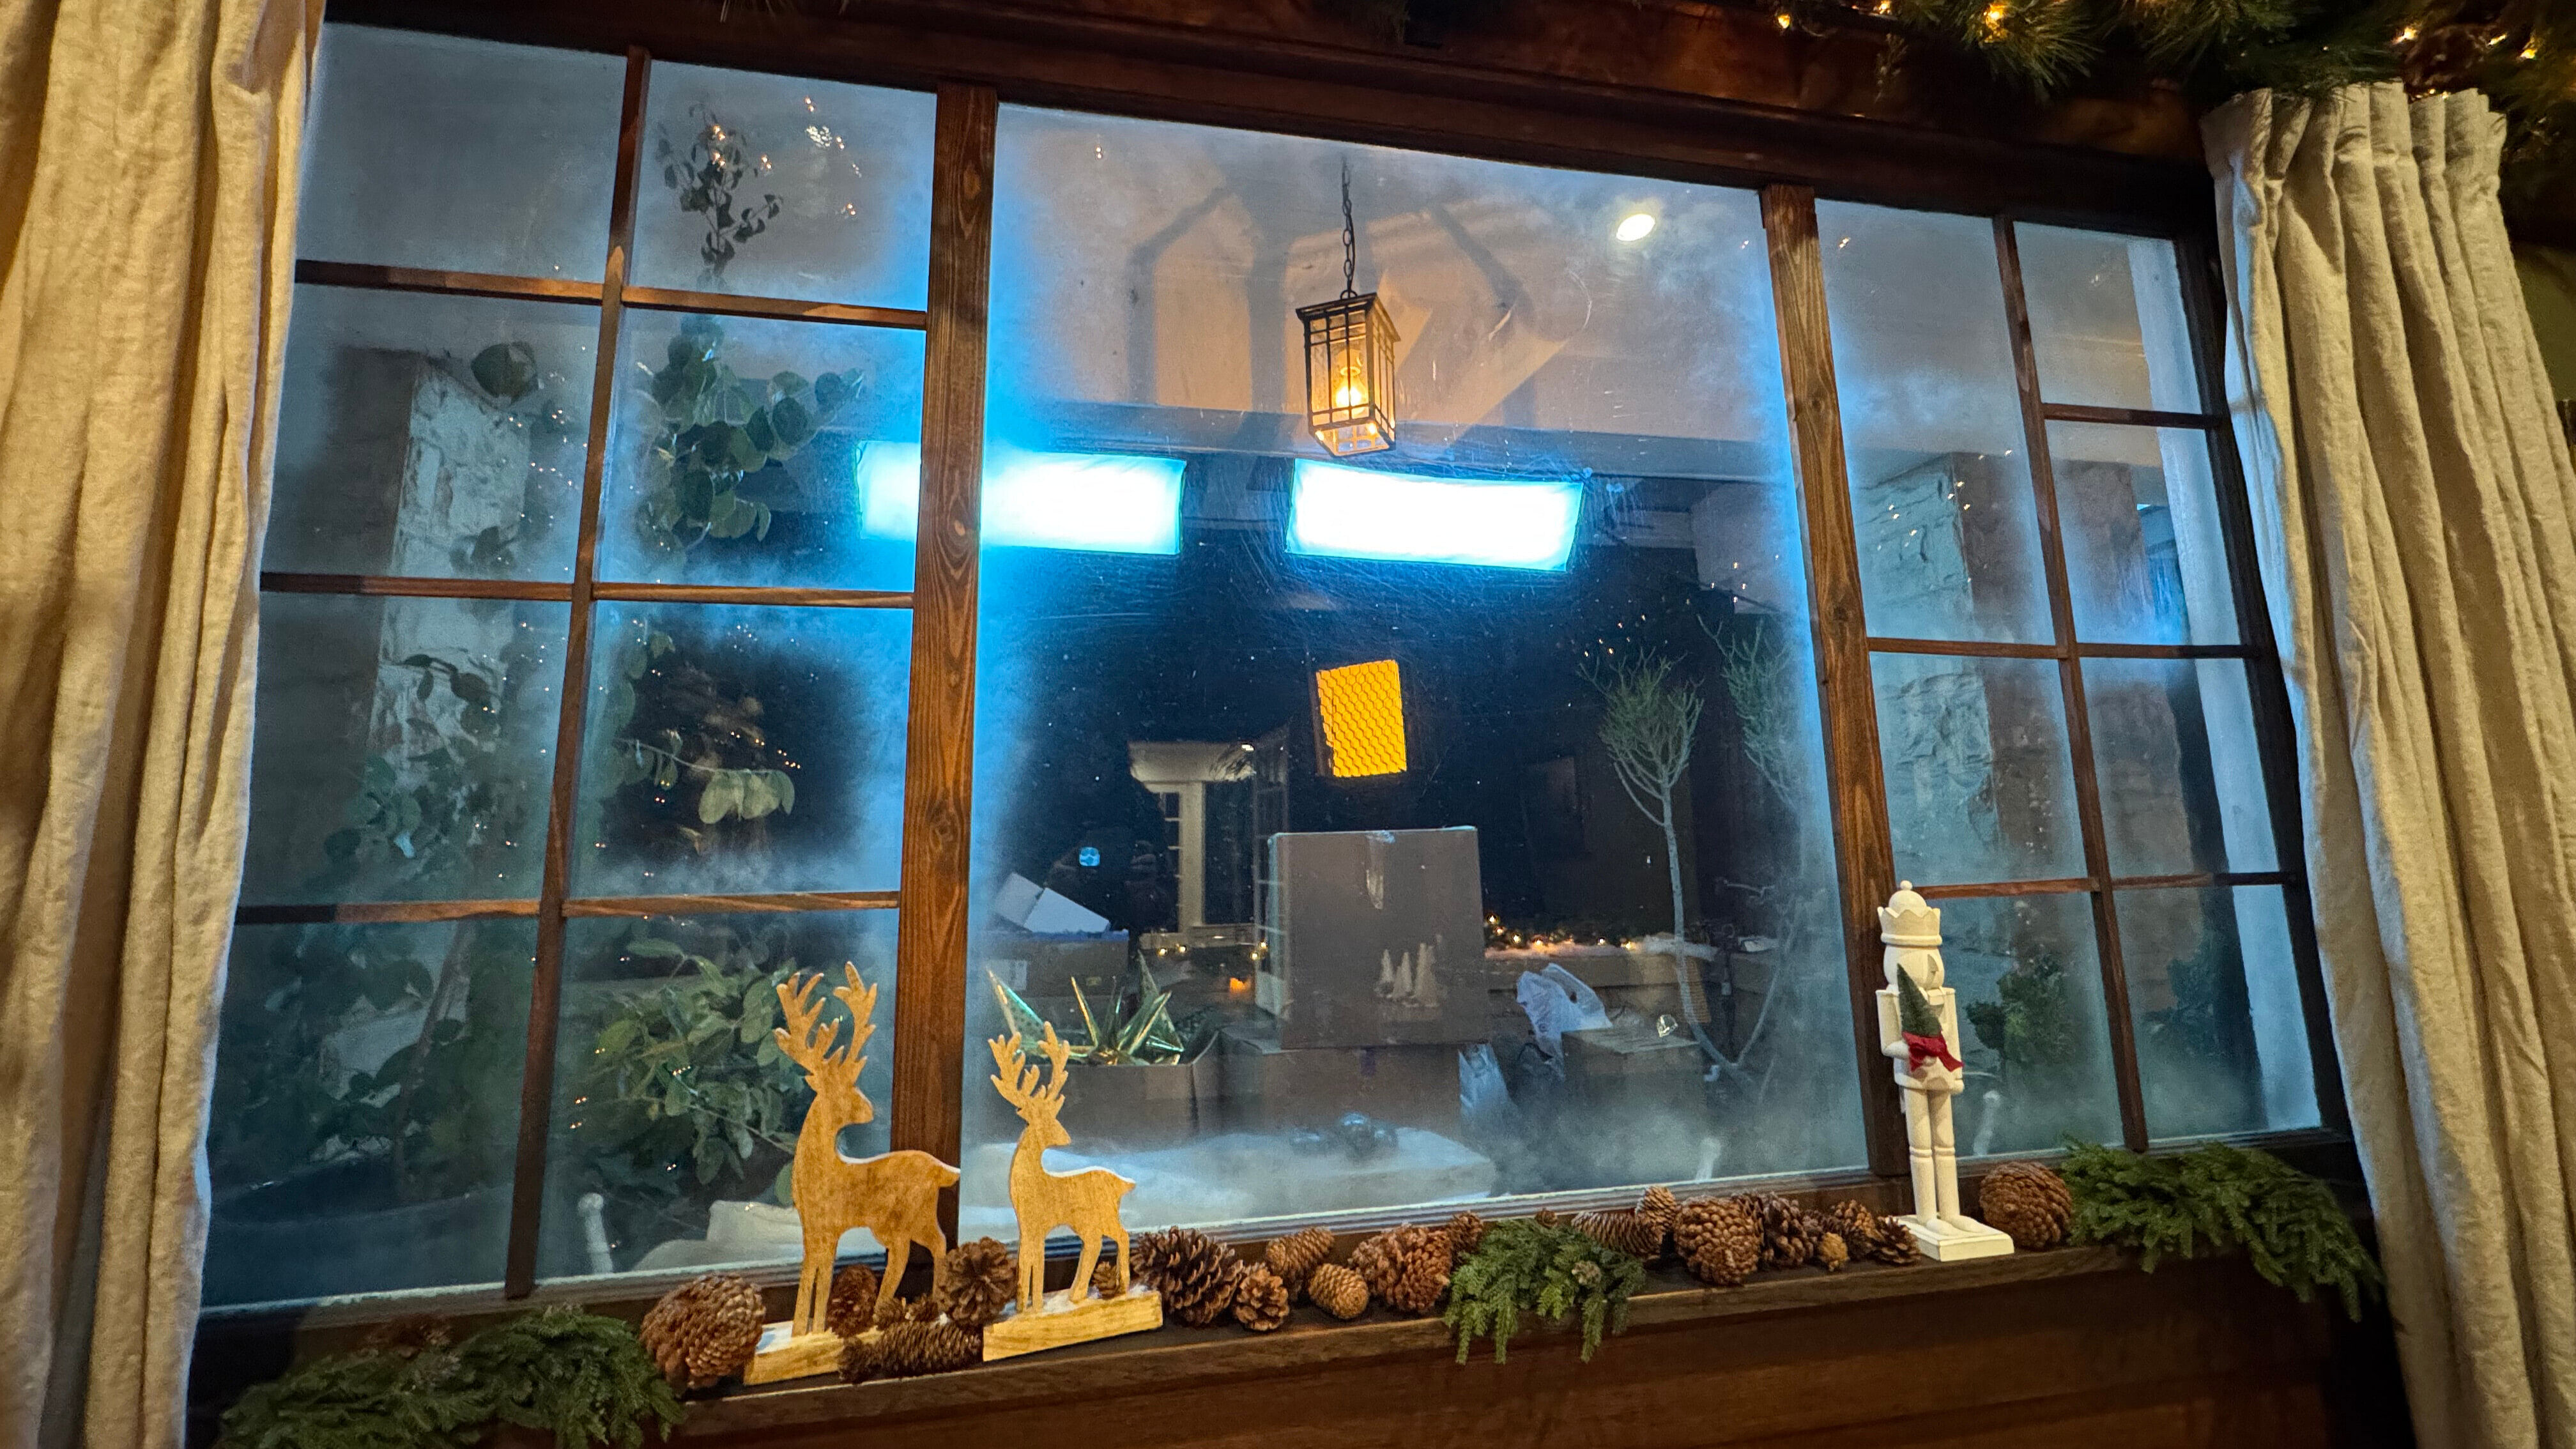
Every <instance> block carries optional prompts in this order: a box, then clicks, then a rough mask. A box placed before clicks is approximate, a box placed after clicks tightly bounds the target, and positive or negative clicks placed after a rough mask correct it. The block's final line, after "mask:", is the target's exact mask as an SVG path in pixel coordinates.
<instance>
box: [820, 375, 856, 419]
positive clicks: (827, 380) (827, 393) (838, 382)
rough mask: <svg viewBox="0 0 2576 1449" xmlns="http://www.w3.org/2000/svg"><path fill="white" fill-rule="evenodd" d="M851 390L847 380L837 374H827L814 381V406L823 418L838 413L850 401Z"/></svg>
mask: <svg viewBox="0 0 2576 1449" xmlns="http://www.w3.org/2000/svg"><path fill="white" fill-rule="evenodd" d="M852 391H853V389H852V388H851V386H850V383H849V380H848V379H847V378H845V377H843V376H842V375H841V374H840V373H837V372H827V373H824V374H823V375H822V376H821V377H818V378H816V379H814V406H815V408H816V409H817V410H818V411H819V412H821V414H822V415H823V416H824V417H827V418H828V417H830V416H831V415H832V414H834V413H836V412H838V411H840V409H841V404H843V403H845V402H848V401H849V400H850V394H851V392H852Z"/></svg>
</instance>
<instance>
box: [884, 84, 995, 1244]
mask: <svg viewBox="0 0 2576 1449" xmlns="http://www.w3.org/2000/svg"><path fill="white" fill-rule="evenodd" d="M999 114H1000V102H999V100H998V98H997V97H996V96H995V95H994V93H993V91H992V89H991V88H990V87H986V86H970V85H946V86H941V87H940V88H939V113H938V121H937V130H936V133H935V141H934V146H933V160H932V171H931V183H930V198H931V200H930V290H929V303H930V305H929V309H928V310H929V317H928V327H927V332H928V336H927V338H926V339H925V347H924V353H923V363H922V367H923V377H922V401H921V522H920V531H919V535H918V542H917V544H916V552H915V555H914V564H913V616H912V619H913V623H912V702H911V709H910V719H909V724H908V727H907V735H908V737H907V740H906V743H905V752H904V789H903V875H902V880H901V885H900V894H901V897H902V902H903V904H902V907H901V915H900V917H899V919H898V920H897V922H896V926H895V959H896V960H897V961H898V962H900V963H901V970H902V972H903V984H902V989H901V990H899V991H897V992H896V993H895V1020H894V1109H893V1110H894V1114H893V1118H892V1121H891V1122H890V1124H889V1135H890V1137H891V1138H892V1145H893V1146H894V1147H895V1148H897V1149H905V1148H912V1149H917V1150H920V1151H924V1152H929V1153H933V1154H935V1155H937V1156H938V1157H940V1158H941V1159H942V1160H943V1161H949V1162H954V1161H956V1160H957V1158H958V1154H959V1134H960V1132H961V1130H962V1128H961V1122H962V1117H961V1113H962V1107H963V1095H964V1088H965V1070H966V1056H965V1045H966V1044H965V1035H966V927H967V920H968V913H967V908H966V897H967V872H968V870H969V868H970V862H969V856H968V851H969V846H970V826H971V824H972V815H973V807H974V760H975V748H974V740H975V626H976V587H977V579H978V577H979V572H978V562H979V550H980V549H981V547H982V530H981V528H980V519H981V509H982V500H983V459H984V347H985V339H984V331H985V301H986V298H987V296H988V295H989V293H990V289H991V275H990V273H991V266H992V254H993V139H994V130H995V127H996V124H997V122H998V119H999ZM940 1211H941V1214H942V1217H943V1218H944V1219H945V1226H946V1228H947V1230H948V1231H950V1232H951V1233H952V1235H953V1233H954V1231H955V1228H956V1216H955V1214H956V1197H955V1195H954V1194H953V1193H950V1194H943V1195H942V1201H941V1208H940Z"/></svg>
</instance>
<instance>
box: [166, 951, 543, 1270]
mask: <svg viewBox="0 0 2576 1449" xmlns="http://www.w3.org/2000/svg"><path fill="white" fill-rule="evenodd" d="M536 951H537V927H536V922H534V921H526V920H520V921H453V922H439V923H435V924H425V925H391V926H243V927H240V928H238V929H236V930H235V931H234V932H233V954H232V963H231V966H230V968H229V969H228V971H227V973H226V978H225V983H224V1005H223V1021H222V1028H221V1031H222V1041H223V1051H222V1053H221V1054H220V1055H219V1057H218V1059H217V1062H216V1068H215V1100H214V1110H213V1112H212V1113H211V1114H210V1115H209V1116H208V1118H207V1137H206V1166H207V1171H208V1175H209V1177H210V1179H211V1184H212V1187H213V1190H214V1221H213V1225H212V1227H211V1228H210V1230H209V1232H208V1234H207V1238H206V1286H205V1301H206V1303H207V1305H208V1306H209V1307H212V1306H216V1305H220V1304H228V1303H264V1302H271V1301H275V1300H279V1299H292V1298H318V1297H322V1296H324V1295H326V1294H334V1293H370V1292H378V1291H382V1290H387V1289H394V1288H437V1287H445V1286H449V1285H454V1284H468V1283H493V1282H497V1281H498V1280H499V1279H500V1277H501V1257H502V1252H503V1249H504V1247H505V1245H506V1243H507V1240H508V1237H509V1229H510V1171H511V1166H512V1159H513V1157H514V1155H515V1153H516V1152H517V1148H518V1133H519V1075H520V1068H521V1065H522V1062H523V1059H524V1058H525V1056H526V1051H527V1032H528V990H529V978H530V975H531V972H532V970H533V968H534V965H535V961H536Z"/></svg>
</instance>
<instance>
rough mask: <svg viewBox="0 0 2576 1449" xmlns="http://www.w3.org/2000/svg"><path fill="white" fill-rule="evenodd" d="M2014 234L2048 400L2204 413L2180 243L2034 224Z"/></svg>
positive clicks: (2043, 390)
mask: <svg viewBox="0 0 2576 1449" xmlns="http://www.w3.org/2000/svg"><path fill="white" fill-rule="evenodd" d="M2013 234H2014V239H2015V241H2016V243H2017V244H2018V247H2019V250H2020V252H2021V285H2022V292H2023V295H2024V296H2025V297H2026V298H2027V299H2028V300H2029V303H2030V340H2031V346H2032V348H2033V350H2034V351H2036V352H2037V354H2038V356H2039V391H2040V395H2041V396H2042V397H2044V398H2046V399H2048V400H2049V401H2050V402H2056V403H2090V404H2093V405H2095V406H2098V407H2124V408H2153V409H2156V410H2158V411H2161V412H2178V413H2196V412H2199V411H2200V409H2201V403H2200V386H2199V383H2198V382H2197V380H2196V379H2195V378H2194V377H2193V374H2192V366H2191V334H2190V332H2189V330H2188V329H2187V328H2186V327H2185V325H2184V323H2183V314H2182V284H2181V279H2180V277H2179V276H2178V275H2177V273H2176V271H2175V266H2174V246H2173V243H2172V242H2170V241H2168V240H2165V239H2164V238H2162V237H2140V236H2115V235H2112V234H2110V233H2108V232H2096V231H2068V230H2067V229H2065V228H2063V227H2055V226H2033V225H2031V224H2029V223H2027V222H2023V223H2020V224H2018V225H2016V226H2015V227H2014V228H2013Z"/></svg>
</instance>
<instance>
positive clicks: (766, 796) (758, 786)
mask: <svg viewBox="0 0 2576 1449" xmlns="http://www.w3.org/2000/svg"><path fill="white" fill-rule="evenodd" d="M740 778H741V780H742V785H741V791H742V795H741V800H740V803H739V804H737V805H736V806H735V807H734V808H735V809H736V810H737V811H739V812H740V813H741V815H742V818H743V819H745V820H758V819H759V818H760V817H762V816H764V815H766V814H768V813H769V812H770V811H772V810H775V809H777V808H778V796H777V795H776V793H774V792H773V791H771V789H770V788H769V772H768V771H767V770H745V771H743V772H742V774H741V776H740Z"/></svg>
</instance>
